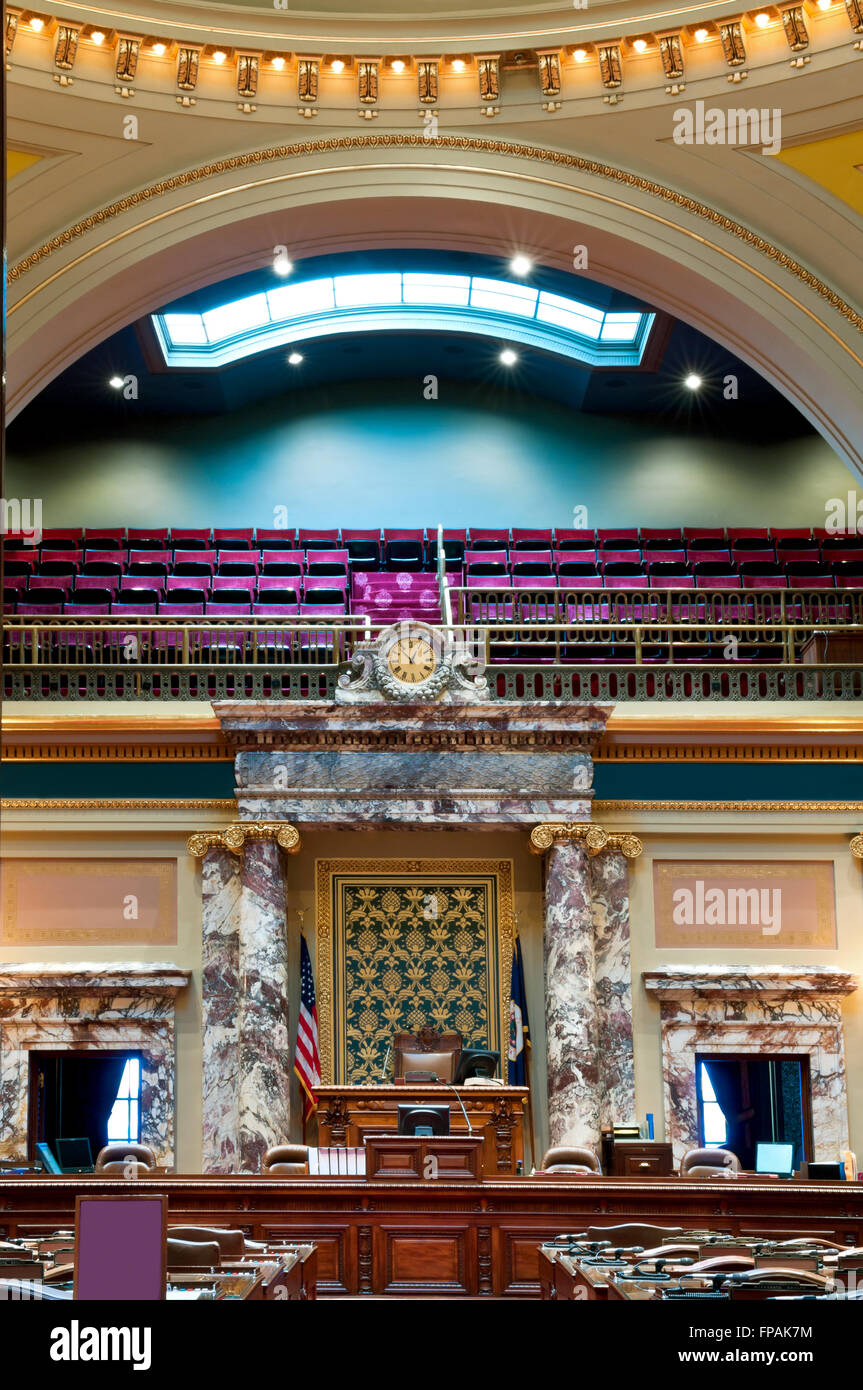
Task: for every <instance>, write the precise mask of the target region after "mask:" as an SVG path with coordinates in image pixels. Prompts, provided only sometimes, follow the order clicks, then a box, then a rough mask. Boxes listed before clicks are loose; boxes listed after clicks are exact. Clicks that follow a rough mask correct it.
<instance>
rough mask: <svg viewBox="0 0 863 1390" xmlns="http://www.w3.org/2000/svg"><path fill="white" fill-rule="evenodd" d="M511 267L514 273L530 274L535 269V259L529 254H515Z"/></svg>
mask: <svg viewBox="0 0 863 1390" xmlns="http://www.w3.org/2000/svg"><path fill="white" fill-rule="evenodd" d="M509 268H510V270H511V271H512V273H513V275H529V274H530V272H531V271H532V270H533V261H532V260H531V259H530V257H529V256H521V255H519V256H513V258H512V260H511V261H510V263H509Z"/></svg>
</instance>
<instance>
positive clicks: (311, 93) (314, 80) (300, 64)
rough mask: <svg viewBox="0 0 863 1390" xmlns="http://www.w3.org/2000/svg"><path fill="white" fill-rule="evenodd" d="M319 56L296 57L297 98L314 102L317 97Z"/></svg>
mask: <svg viewBox="0 0 863 1390" xmlns="http://www.w3.org/2000/svg"><path fill="white" fill-rule="evenodd" d="M320 70H321V62H320V59H319V58H298V59H297V100H298V101H307V102H314V101H317V99H318V80H319V77H320Z"/></svg>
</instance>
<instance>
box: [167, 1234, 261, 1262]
mask: <svg viewBox="0 0 863 1390" xmlns="http://www.w3.org/2000/svg"><path fill="white" fill-rule="evenodd" d="M168 1238H169V1239H170V1240H178V1241H188V1242H191V1244H193V1245H212V1244H213V1242H215V1244H216V1245H218V1247H219V1254H220V1256H221V1258H222V1259H223V1260H241V1259H242V1258H243V1256H244V1255H245V1253H246V1238H245V1236H244V1235H243V1232H242V1231H232V1230H225V1229H222V1228H219V1227H215V1226H170V1227H169V1228H168Z"/></svg>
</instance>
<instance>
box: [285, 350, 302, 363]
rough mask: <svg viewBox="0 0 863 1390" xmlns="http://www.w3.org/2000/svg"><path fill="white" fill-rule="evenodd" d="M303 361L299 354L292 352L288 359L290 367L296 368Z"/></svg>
mask: <svg viewBox="0 0 863 1390" xmlns="http://www.w3.org/2000/svg"><path fill="white" fill-rule="evenodd" d="M302 360H303V354H302V353H301V352H292V353H291V354H290V355H289V357H288V362H289V363H290V365H291V366H292V367H298V366H299V365H300V363H301V362H302Z"/></svg>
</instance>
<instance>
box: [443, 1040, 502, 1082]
mask: <svg viewBox="0 0 863 1390" xmlns="http://www.w3.org/2000/svg"><path fill="white" fill-rule="evenodd" d="M499 1061H500V1053H499V1052H490V1051H489V1049H488V1048H485V1047H463V1048H462V1050H461V1053H460V1054H459V1059H458V1062H457V1063H456V1068H455V1072H454V1073H453V1078H452V1082H453V1085H454V1086H463V1085H464V1083H465V1081H467V1079H468V1077H469V1076H487V1077H492V1076H496V1075H497V1065H498V1062H499Z"/></svg>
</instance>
